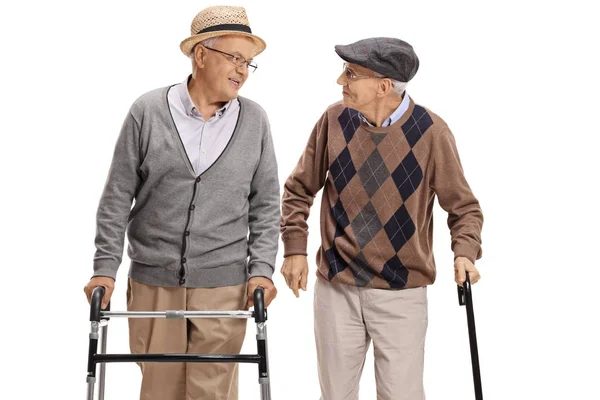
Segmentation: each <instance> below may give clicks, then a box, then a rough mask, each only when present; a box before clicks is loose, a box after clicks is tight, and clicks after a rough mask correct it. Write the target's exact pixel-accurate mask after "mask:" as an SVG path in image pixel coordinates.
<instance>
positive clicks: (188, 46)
mask: <svg viewBox="0 0 600 400" xmlns="http://www.w3.org/2000/svg"><path fill="white" fill-rule="evenodd" d="M226 35H236V36H245V37H247V38H250V39H252V41H253V42H254V45H255V49H256V51H255V53H254V56H257V55H259V54H260V53H262V52H263V51H264V50H265V48H266V47H267V44H266V43H265V41H264V40H262V39H261V38H259V37H258V36H256V35H253V34H251V33H246V32H240V31H218V32H206V33H201V34H199V35H194V36H190V37H189V38H187V39H185V40H183V41H182V42H181V44H180V45H179V48H180V49H181V51H182V52H183V54H185V55H186V57H189V56H190V53H191V52H192V49H193V48H194V46H195V45H196V44H198V43H199V42H201V41H203V40H206V39H210V38H213V37H218V36H226Z"/></svg>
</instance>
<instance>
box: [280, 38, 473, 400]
mask: <svg viewBox="0 0 600 400" xmlns="http://www.w3.org/2000/svg"><path fill="white" fill-rule="evenodd" d="M335 51H336V52H337V54H338V55H339V56H340V57H341V58H342V59H343V60H344V61H345V63H344V71H343V73H342V74H341V76H340V77H339V78H338V81H337V82H338V84H340V85H342V87H343V90H342V92H343V101H340V102H338V103H335V104H333V105H331V106H330V107H329V108H327V110H326V111H325V113H323V115H322V116H321V118H320V119H319V120H318V122H317V123H316V125H315V127H314V129H313V131H312V134H311V135H310V138H309V140H308V144H307V146H306V149H305V150H304V153H303V154H302V156H301V158H300V161H299V162H298V164H297V166H296V168H295V169H294V171H293V172H292V174H291V175H290V176H289V178H288V179H287V181H286V183H285V187H284V195H283V200H282V219H281V232H282V239H283V243H284V248H285V252H284V257H285V260H284V264H283V267H282V269H281V272H282V273H283V275H284V276H285V279H286V283H287V284H288V286H289V287H290V288H291V289H292V290H293V291H294V293H295V294H296V296H298V290H299V289H303V290H306V282H307V274H308V263H307V259H306V258H307V236H308V228H307V219H308V216H309V211H310V207H311V205H312V203H313V200H314V197H315V196H316V194H317V192H318V191H319V190H320V189H321V188H323V187H324V189H323V190H324V192H323V197H322V204H321V246H320V248H319V250H318V253H317V258H316V262H317V277H318V279H317V283H316V287H315V294H314V296H315V297H314V312H315V338H316V344H317V355H318V364H319V379H320V382H321V392H322V399H324V400H351V399H357V398H358V386H359V380H360V376H361V373H362V368H363V365H364V361H365V355H366V352H367V349H368V347H369V345H370V342H371V340H372V341H373V346H374V356H375V375H376V381H377V399H379V400H392V399H393V400H400V399H405V400H417V399H419V400H421V399H424V398H425V395H424V389H423V359H424V344H425V334H426V330H427V296H426V288H427V286H428V285H430V284H432V283H433V282H434V280H435V276H436V265H435V262H434V257H433V252H432V249H433V244H432V237H433V219H432V209H433V204H434V199H435V197H436V196H437V198H438V201H439V204H440V205H441V207H442V208H443V209H444V210H445V211H446V212H448V226H449V227H450V232H451V236H452V250H453V252H454V269H455V279H456V282H457V283H459V284H461V283H462V282H464V280H465V271H467V272H469V274H470V277H471V280H472V281H473V282H477V280H478V279H479V273H478V271H477V269H476V268H475V266H474V263H475V260H477V259H478V258H480V257H481V228H482V224H483V216H482V212H481V209H480V206H479V202H478V201H477V199H476V198H475V196H474V195H473V193H472V191H471V189H470V187H469V184H468V183H467V180H466V179H465V175H464V172H463V169H462V167H461V162H460V159H459V156H458V152H457V148H456V143H455V140H454V137H453V135H452V133H451V131H450V128H449V127H448V125H447V124H446V123H445V122H444V121H443V120H442V119H441V118H440V117H439V116H438V115H436V114H434V113H433V112H432V111H431V110H429V109H427V108H425V107H423V106H420V105H418V104H416V103H415V102H414V101H413V99H412V98H411V97H410V96H409V95H408V93H407V92H406V86H407V83H408V82H409V81H410V80H411V79H412V78H413V77H414V75H415V74H416V72H417V70H418V68H419V60H418V58H417V56H416V54H415V52H414V50H413V48H412V47H411V46H410V45H409V44H408V43H406V42H404V41H402V40H399V39H393V38H371V39H365V40H361V41H359V42H356V43H353V44H350V45H346V46H336V47H335Z"/></svg>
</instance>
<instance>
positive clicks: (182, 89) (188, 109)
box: [179, 75, 231, 118]
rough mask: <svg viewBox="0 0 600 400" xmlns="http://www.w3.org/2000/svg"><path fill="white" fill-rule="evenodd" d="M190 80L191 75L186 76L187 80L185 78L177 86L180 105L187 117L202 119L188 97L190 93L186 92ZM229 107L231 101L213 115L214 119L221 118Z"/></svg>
mask: <svg viewBox="0 0 600 400" xmlns="http://www.w3.org/2000/svg"><path fill="white" fill-rule="evenodd" d="M190 79H192V76H191V75H190V76H188V77H187V78H185V80H184V81H183V82H181V84H180V85H179V98H180V99H181V104H183V108H184V109H185V113H186V115H187V116H188V117H200V118H202V115H201V114H200V113H199V112H198V110H196V106H194V102H193V101H192V98H191V97H190V91H189V90H188V86H187V85H188V83H189V81H190ZM230 106H231V100H230V101H228V102H227V103H225V105H224V106H223V107H221V108H219V109H218V110H217V112H216V113H215V117H216V118H221V117H222V116H223V115H224V114H225V112H226V111H227V110H228V109H229V107H230ZM213 118H214V117H213Z"/></svg>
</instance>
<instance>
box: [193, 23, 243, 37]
mask: <svg viewBox="0 0 600 400" xmlns="http://www.w3.org/2000/svg"><path fill="white" fill-rule="evenodd" d="M215 31H240V32H246V33H252V30H251V29H250V27H249V26H248V25H242V24H221V25H215V26H209V27H208V28H204V29H202V30H201V31H200V32H198V33H196V35H199V34H201V33H206V32H215Z"/></svg>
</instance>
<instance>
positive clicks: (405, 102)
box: [358, 92, 410, 128]
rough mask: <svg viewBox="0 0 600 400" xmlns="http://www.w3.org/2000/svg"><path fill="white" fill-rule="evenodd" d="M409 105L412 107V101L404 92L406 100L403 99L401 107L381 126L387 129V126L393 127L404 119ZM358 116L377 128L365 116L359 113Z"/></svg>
mask: <svg viewBox="0 0 600 400" xmlns="http://www.w3.org/2000/svg"><path fill="white" fill-rule="evenodd" d="M409 105H410V99H409V97H408V93H406V92H404V98H403V99H402V102H400V105H399V106H398V108H396V110H394V112H393V113H392V115H390V116H389V117H388V118H387V119H386V120H385V121H383V124H381V127H382V128H385V127H387V126H390V125H393V124H394V123H395V122H396V121H398V120H399V119H400V118H402V116H403V115H404V113H405V112H406V110H408V106H409ZM358 116H359V118H360V119H361V120H362V121H363V122H364V123H365V124H367V125H369V126H375V125H373V124H372V123H371V122H369V120H368V119H367V118H365V116H364V115H362V113H358Z"/></svg>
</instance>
